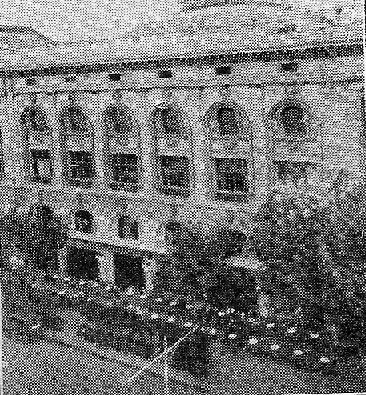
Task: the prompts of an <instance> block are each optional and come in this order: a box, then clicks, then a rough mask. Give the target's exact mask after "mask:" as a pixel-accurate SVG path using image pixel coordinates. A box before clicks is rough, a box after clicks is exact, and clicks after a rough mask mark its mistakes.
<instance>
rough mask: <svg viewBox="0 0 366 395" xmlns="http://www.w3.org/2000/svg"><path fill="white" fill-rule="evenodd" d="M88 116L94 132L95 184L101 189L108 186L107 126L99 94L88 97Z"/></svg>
mask: <svg viewBox="0 0 366 395" xmlns="http://www.w3.org/2000/svg"><path fill="white" fill-rule="evenodd" d="M89 103H90V106H88V108H87V109H86V110H87V117H88V119H89V121H90V123H91V127H92V131H93V133H94V135H93V138H94V163H95V173H96V180H95V186H96V187H97V188H100V189H105V188H106V186H107V176H106V167H105V159H106V153H107V152H106V136H105V128H104V125H103V120H102V113H103V103H102V100H101V98H100V97H99V95H93V96H91V97H89V98H88V104H89Z"/></svg>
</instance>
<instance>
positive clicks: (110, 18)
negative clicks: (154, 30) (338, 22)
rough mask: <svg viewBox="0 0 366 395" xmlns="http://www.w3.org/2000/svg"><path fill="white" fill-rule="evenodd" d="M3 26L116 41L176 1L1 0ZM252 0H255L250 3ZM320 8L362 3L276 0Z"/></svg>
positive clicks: (66, 38)
mask: <svg viewBox="0 0 366 395" xmlns="http://www.w3.org/2000/svg"><path fill="white" fill-rule="evenodd" d="M0 1H1V7H0V24H2V25H20V26H31V27H33V28H34V29H35V30H37V31H39V32H40V33H42V34H44V35H46V36H47V37H49V38H51V39H52V40H54V41H66V42H67V41H80V40H90V39H92V40H104V39H113V38H116V37H118V36H120V35H122V34H123V33H124V32H126V31H127V30H129V29H131V28H133V27H134V26H136V25H138V24H139V23H141V22H148V21H152V20H159V19H161V18H164V17H166V16H169V15H172V14H173V13H174V12H176V10H177V0H0ZM249 1H253V0H249ZM276 1H287V2H292V3H295V4H296V3H298V4H301V6H302V7H303V6H304V5H306V6H307V7H312V8H319V6H320V5H321V7H325V8H327V7H330V6H332V5H334V4H335V3H339V4H349V5H351V4H354V3H358V4H362V2H363V0H276Z"/></svg>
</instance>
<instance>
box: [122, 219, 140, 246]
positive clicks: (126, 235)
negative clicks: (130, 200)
mask: <svg viewBox="0 0 366 395" xmlns="http://www.w3.org/2000/svg"><path fill="white" fill-rule="evenodd" d="M118 236H119V237H120V238H121V239H134V240H137V239H138V238H139V229H138V222H137V221H135V220H133V219H131V218H130V217H129V216H127V215H123V216H122V217H120V218H119V220H118Z"/></svg>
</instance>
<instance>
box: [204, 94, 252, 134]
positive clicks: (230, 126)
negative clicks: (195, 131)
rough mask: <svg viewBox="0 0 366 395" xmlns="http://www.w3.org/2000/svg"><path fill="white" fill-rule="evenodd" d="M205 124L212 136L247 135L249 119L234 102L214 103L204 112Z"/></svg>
mask: <svg viewBox="0 0 366 395" xmlns="http://www.w3.org/2000/svg"><path fill="white" fill-rule="evenodd" d="M206 124H207V127H208V129H209V130H210V132H211V135H212V137H214V138H220V137H226V136H228V137H230V136H232V137H240V138H245V139H246V138H248V136H249V129H250V125H249V120H248V118H247V116H246V114H245V112H244V111H242V110H241V108H240V107H239V106H238V105H237V104H236V103H231V102H230V103H214V104H213V105H212V106H211V107H210V108H209V110H208V111H207V113H206Z"/></svg>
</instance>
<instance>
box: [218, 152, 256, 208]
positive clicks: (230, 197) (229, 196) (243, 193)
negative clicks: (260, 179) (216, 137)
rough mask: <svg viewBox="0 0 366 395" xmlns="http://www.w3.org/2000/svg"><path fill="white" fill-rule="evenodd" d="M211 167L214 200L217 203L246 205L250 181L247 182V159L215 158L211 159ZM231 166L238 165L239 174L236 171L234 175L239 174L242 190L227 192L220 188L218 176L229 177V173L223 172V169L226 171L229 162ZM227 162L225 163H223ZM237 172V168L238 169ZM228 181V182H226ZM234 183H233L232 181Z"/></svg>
mask: <svg viewBox="0 0 366 395" xmlns="http://www.w3.org/2000/svg"><path fill="white" fill-rule="evenodd" d="M213 161H214V163H213V166H214V172H215V199H216V200H219V201H228V202H242V203H247V202H248V200H249V196H250V180H249V163H248V162H249V161H248V159H247V158H230V157H215V158H213ZM220 161H221V164H220ZM229 161H230V162H232V164H235V162H237V164H240V167H241V172H239V171H236V172H235V173H236V174H241V176H242V177H243V190H235V189H233V190H228V189H222V188H220V174H221V177H225V176H227V175H229V174H230V173H229V171H228V170H226V171H224V168H226V169H228V168H229V167H230V166H232V165H230V162H229ZM225 162H227V163H225ZM220 167H221V168H220ZM238 170H239V168H238ZM226 181H228V180H226ZM232 182H234V181H232Z"/></svg>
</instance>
